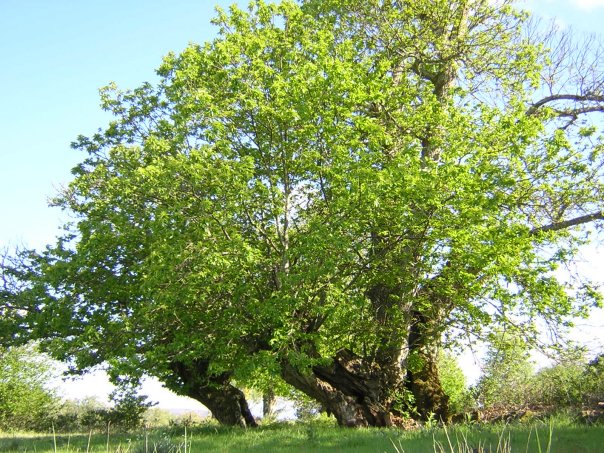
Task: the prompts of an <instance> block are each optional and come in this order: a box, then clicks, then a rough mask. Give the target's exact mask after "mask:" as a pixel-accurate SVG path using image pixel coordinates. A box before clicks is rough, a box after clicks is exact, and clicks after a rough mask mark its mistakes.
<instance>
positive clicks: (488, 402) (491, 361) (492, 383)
mask: <svg viewBox="0 0 604 453" xmlns="http://www.w3.org/2000/svg"><path fill="white" fill-rule="evenodd" d="M529 352H530V350H529V348H528V346H527V344H526V343H524V342H523V341H522V340H521V339H520V338H518V337H517V336H514V335H509V334H499V335H494V336H493V337H492V340H491V344H490V347H489V350H488V351H487V355H486V359H485V363H484V366H483V374H482V376H481V377H480V379H479V381H478V383H477V384H476V387H475V389H474V392H475V394H476V400H477V402H478V403H479V405H480V406H481V407H494V406H495V407H497V406H499V407H514V406H521V405H524V404H526V402H527V401H530V399H531V389H532V385H533V374H534V368H533V363H532V362H531V360H530V355H529Z"/></svg>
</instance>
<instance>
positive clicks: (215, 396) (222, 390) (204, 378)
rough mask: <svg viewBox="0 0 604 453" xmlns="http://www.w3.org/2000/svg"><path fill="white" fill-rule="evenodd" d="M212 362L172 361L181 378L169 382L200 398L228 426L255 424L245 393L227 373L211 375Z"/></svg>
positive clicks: (219, 420) (181, 391) (180, 391)
mask: <svg viewBox="0 0 604 453" xmlns="http://www.w3.org/2000/svg"><path fill="white" fill-rule="evenodd" d="M208 366H209V361H207V360H198V361H195V362H194V363H190V364H189V363H187V364H185V363H182V362H174V363H172V369H173V371H174V373H175V374H176V376H177V377H178V380H177V381H176V380H175V381H173V382H169V383H168V384H169V387H170V388H171V389H172V390H174V391H176V392H177V393H180V394H182V395H186V396H188V397H190V398H193V399H194V400H197V401H199V402H200V403H201V404H203V405H204V406H205V407H207V408H208V409H209V410H210V412H212V415H213V416H214V418H215V419H216V420H218V422H220V424H222V425H226V426H241V427H244V428H246V427H255V426H257V424H256V420H254V416H253V415H252V412H251V411H250V408H249V406H248V404H247V400H246V399H245V395H244V394H243V392H242V391H241V390H239V389H238V388H237V387H234V386H233V385H231V383H230V377H231V376H230V375H229V374H228V373H225V374H222V375H219V376H214V375H209V374H208Z"/></svg>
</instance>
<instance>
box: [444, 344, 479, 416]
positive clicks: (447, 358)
mask: <svg viewBox="0 0 604 453" xmlns="http://www.w3.org/2000/svg"><path fill="white" fill-rule="evenodd" d="M438 372H439V375H440V382H441V384H442V387H443V390H444V392H445V394H446V395H447V396H448V397H449V404H450V406H451V412H452V413H453V414H460V413H463V412H465V411H467V410H468V409H470V408H471V407H472V406H473V400H472V397H471V394H470V390H469V389H468V386H467V383H466V376H465V375H464V373H463V371H462V369H461V368H460V366H459V364H458V363H457V360H456V359H455V357H454V356H453V355H452V354H450V353H447V352H442V353H441V354H440V355H439V358H438Z"/></svg>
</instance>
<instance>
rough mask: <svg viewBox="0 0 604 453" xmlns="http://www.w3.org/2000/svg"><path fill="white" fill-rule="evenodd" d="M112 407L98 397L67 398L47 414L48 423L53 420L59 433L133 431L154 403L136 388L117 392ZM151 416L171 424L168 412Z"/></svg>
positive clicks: (137, 427)
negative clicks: (53, 411)
mask: <svg viewBox="0 0 604 453" xmlns="http://www.w3.org/2000/svg"><path fill="white" fill-rule="evenodd" d="M112 399H113V402H114V405H113V406H112V407H110V406H108V405H107V404H103V403H101V402H100V401H98V400H97V399H96V398H86V399H83V400H78V401H73V400H67V401H64V402H63V403H62V405H61V407H60V409H59V410H58V411H56V413H55V414H54V415H53V416H52V417H50V416H49V417H48V425H49V426H50V424H51V423H52V426H54V428H55V430H56V431H57V432H90V431H97V432H98V431H101V432H103V431H105V432H106V431H107V429H108V428H109V429H111V430H114V431H115V430H117V431H134V430H137V429H139V428H141V427H142V426H143V424H144V422H145V421H147V411H148V409H149V407H150V406H151V404H149V403H148V402H146V397H145V396H140V395H138V394H136V392H135V391H134V390H133V389H126V390H123V391H120V389H118V391H117V393H114V395H113V397H112ZM156 415H157V417H155V418H153V417H151V418H150V419H149V421H152V420H153V421H154V423H161V422H164V423H165V424H166V425H167V424H168V423H169V417H168V418H166V416H165V414H164V415H162V416H161V417H160V416H159V414H156Z"/></svg>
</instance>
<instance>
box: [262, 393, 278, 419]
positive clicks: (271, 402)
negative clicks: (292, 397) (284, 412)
mask: <svg viewBox="0 0 604 453" xmlns="http://www.w3.org/2000/svg"><path fill="white" fill-rule="evenodd" d="M276 402H277V397H276V395H275V392H274V391H273V389H272V388H269V389H267V390H265V391H264V393H263V394H262V416H263V417H265V418H266V417H271V416H273V415H274V414H275V403H276Z"/></svg>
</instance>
